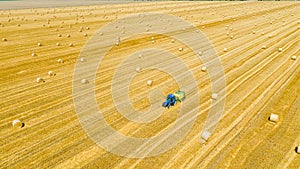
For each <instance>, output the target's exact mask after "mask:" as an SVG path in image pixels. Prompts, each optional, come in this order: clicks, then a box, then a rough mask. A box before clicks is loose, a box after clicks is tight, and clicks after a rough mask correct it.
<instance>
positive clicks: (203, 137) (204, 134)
mask: <svg viewBox="0 0 300 169" xmlns="http://www.w3.org/2000/svg"><path fill="white" fill-rule="evenodd" d="M210 135H211V133H210V132H209V131H204V132H203V133H202V134H201V138H202V139H203V140H205V141H207V140H208V138H209V137H210Z"/></svg>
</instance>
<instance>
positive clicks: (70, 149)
mask: <svg viewBox="0 0 300 169" xmlns="http://www.w3.org/2000/svg"><path fill="white" fill-rule="evenodd" d="M143 12H162V13H168V14H173V15H175V16H178V17H181V18H183V19H186V20H188V21H189V22H191V23H192V24H193V25H194V26H196V27H197V28H198V29H199V30H201V31H202V32H203V33H205V35H206V36H207V37H208V38H209V40H210V41H211V43H212V44H213V46H214V47H215V49H216V50H217V52H218V55H219V58H220V60H221V62H222V65H223V67H224V71H225V75H226V83H227V87H226V106H225V110H224V113H223V117H222V119H221V121H220V122H219V124H218V126H217V129H216V132H214V133H213V135H212V136H211V137H210V138H209V140H208V142H206V143H204V144H201V143H200V142H199V138H200V134H201V133H200V131H201V130H202V128H203V125H204V122H205V119H206V117H207V114H208V110H207V108H208V107H209V106H210V103H211V101H210V97H211V94H212V93H211V89H210V81H209V77H208V75H207V73H205V72H202V71H201V65H202V63H201V62H197V61H194V60H195V59H194V58H193V57H195V56H193V55H192V54H191V53H192V51H191V50H189V49H188V48H187V47H185V46H183V44H181V43H180V42H178V41H175V42H174V43H171V39H170V38H169V37H166V36H163V35H152V36H153V37H155V39H157V41H156V42H155V43H154V44H152V43H151V37H152V36H151V35H150V36H149V35H140V36H135V37H133V38H131V39H129V40H127V41H126V42H121V44H120V45H119V46H117V47H115V48H113V49H112V50H111V51H110V52H109V54H108V55H107V56H105V58H104V60H103V62H102V63H101V69H98V71H97V78H96V80H95V84H96V85H95V88H96V90H95V93H96V96H97V97H96V98H97V101H98V106H99V108H101V109H103V110H104V112H103V115H104V116H105V119H106V121H107V122H108V123H109V124H110V125H111V126H112V127H113V128H114V129H116V130H117V131H119V132H120V133H122V134H124V135H128V136H132V137H144V138H147V137H151V136H154V135H155V134H156V133H158V132H160V131H163V130H164V129H166V128H168V126H169V125H171V124H172V123H173V122H174V121H175V120H176V118H177V116H178V111H179V107H180V106H178V105H177V106H175V107H174V108H172V109H170V110H164V113H163V114H162V116H161V117H160V118H158V119H157V120H156V121H155V122H153V123H149V124H138V123H134V122H131V121H129V120H127V119H126V118H124V117H122V116H121V115H120V114H119V113H118V112H117V110H116V109H115V107H114V103H113V101H112V97H111V95H110V93H111V80H112V77H113V75H114V70H115V69H116V68H117V66H118V64H120V62H121V61H122V60H123V59H125V58H126V57H127V56H128V55H129V54H130V53H133V52H135V51H136V50H139V49H143V48H148V47H151V48H156V47H157V48H162V49H165V50H168V51H170V52H172V53H174V54H175V55H178V58H179V59H182V60H183V61H184V62H185V63H186V64H187V65H188V66H189V68H190V69H191V71H192V72H193V74H194V76H195V77H196V78H197V84H198V90H199V91H200V93H201V103H199V105H196V106H199V107H200V112H199V113H198V116H197V119H196V123H195V124H194V125H193V127H192V129H191V130H190V132H189V133H188V135H187V136H186V137H185V138H184V140H183V141H181V142H180V143H179V144H178V145H176V146H175V147H173V148H172V149H170V150H169V151H167V152H165V153H163V154H161V155H159V156H155V157H147V158H142V159H135V158H126V157H121V156H118V155H115V154H112V153H109V152H107V151H105V150H104V149H102V148H100V147H98V146H97V145H96V144H95V143H94V142H93V141H92V140H91V139H90V138H89V137H88V136H87V134H86V133H85V132H84V130H83V129H82V127H81V125H80V123H79V120H78V118H77V115H76V112H75V109H74V105H73V96H72V78H73V71H74V67H75V63H76V62H77V60H78V55H79V53H80V51H81V49H82V47H83V46H84V45H85V43H86V42H87V40H88V39H89V38H90V37H91V36H93V34H94V33H95V32H96V31H97V30H98V29H100V28H101V27H102V26H104V25H105V24H107V23H109V22H111V21H113V20H115V19H116V18H120V17H124V16H126V15H128V14H135V13H143ZM299 37H300V3H298V2H259V3H255V2H157V3H156V2H149V3H134V4H114V5H95V6H80V7H63V8H36V9H20V10H4V11H0V38H1V41H0V80H1V82H0V105H1V106H0V129H1V130H0V153H1V154H0V166H1V168H222V169H223V168H249V169H250V168H251V169H253V168H272V169H273V168H278V169H282V168H295V169H296V168H299V166H300V154H297V153H296V152H295V147H296V146H298V145H299V144H300V122H299V121H300V95H299V94H300V72H299V71H300V67H299V64H300V61H299V59H300V58H299V56H300V38H299ZM39 43H40V44H39ZM58 43H59V44H58ZM70 43H72V44H73V45H72V46H70ZM180 47H184V50H183V51H182V52H179V51H178V49H179V48H180ZM224 48H227V51H226V52H224ZM279 48H282V51H281V52H280V51H279ZM33 53H34V55H35V56H32V54H33ZM185 56H190V57H185ZM292 56H297V58H296V60H292V59H291V57H292ZM58 59H62V60H63V63H59V62H57V60H58ZM49 71H53V72H54V73H55V74H56V75H55V76H54V77H49V76H48V74H47V73H48V72H49ZM38 77H41V78H43V79H44V80H45V83H37V82H36V79H37V78H38ZM149 77H151V79H152V80H153V81H154V82H155V83H154V84H153V85H152V86H151V87H149V86H147V85H146V83H147V80H149ZM166 84H167V85H166ZM154 88H159V89H161V90H162V91H163V93H164V94H165V95H166V94H167V93H170V92H174V90H177V89H178V84H176V82H175V81H174V80H173V79H172V77H171V76H170V75H168V74H166V73H163V72H161V71H157V70H147V71H142V72H141V73H139V74H137V76H135V77H134V78H133V79H132V81H131V84H130V87H129V96H130V99H131V101H132V103H133V107H134V108H135V109H137V110H141V111H145V110H147V109H148V108H149V106H150V101H149V98H148V96H149V92H150V91H151V90H152V89H154ZM187 97H189V96H187ZM163 101H164V100H162V101H161V102H163ZM271 113H274V114H278V115H279V121H278V122H277V123H274V122H270V121H268V117H269V116H270V114H271ZM15 119H20V120H21V121H22V122H24V123H25V126H24V127H23V128H16V127H15V128H13V127H12V121H13V120H15Z"/></svg>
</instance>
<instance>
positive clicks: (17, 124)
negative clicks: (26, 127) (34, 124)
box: [12, 119, 23, 128]
mask: <svg viewBox="0 0 300 169" xmlns="http://www.w3.org/2000/svg"><path fill="white" fill-rule="evenodd" d="M12 126H13V127H18V128H22V127H23V123H22V122H21V120H19V119H16V120H14V121H13V122H12Z"/></svg>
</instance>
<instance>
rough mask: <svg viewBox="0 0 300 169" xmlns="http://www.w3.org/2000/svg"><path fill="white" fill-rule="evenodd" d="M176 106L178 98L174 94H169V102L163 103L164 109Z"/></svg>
mask: <svg viewBox="0 0 300 169" xmlns="http://www.w3.org/2000/svg"><path fill="white" fill-rule="evenodd" d="M175 104H176V97H175V96H174V95H173V94H168V97H167V100H166V101H165V102H163V104H162V107H165V108H167V107H168V109H169V108H170V107H171V106H174V105H175Z"/></svg>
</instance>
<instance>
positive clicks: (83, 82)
mask: <svg viewBox="0 0 300 169" xmlns="http://www.w3.org/2000/svg"><path fill="white" fill-rule="evenodd" d="M88 83H89V81H88V80H87V79H82V80H81V84H88Z"/></svg>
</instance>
